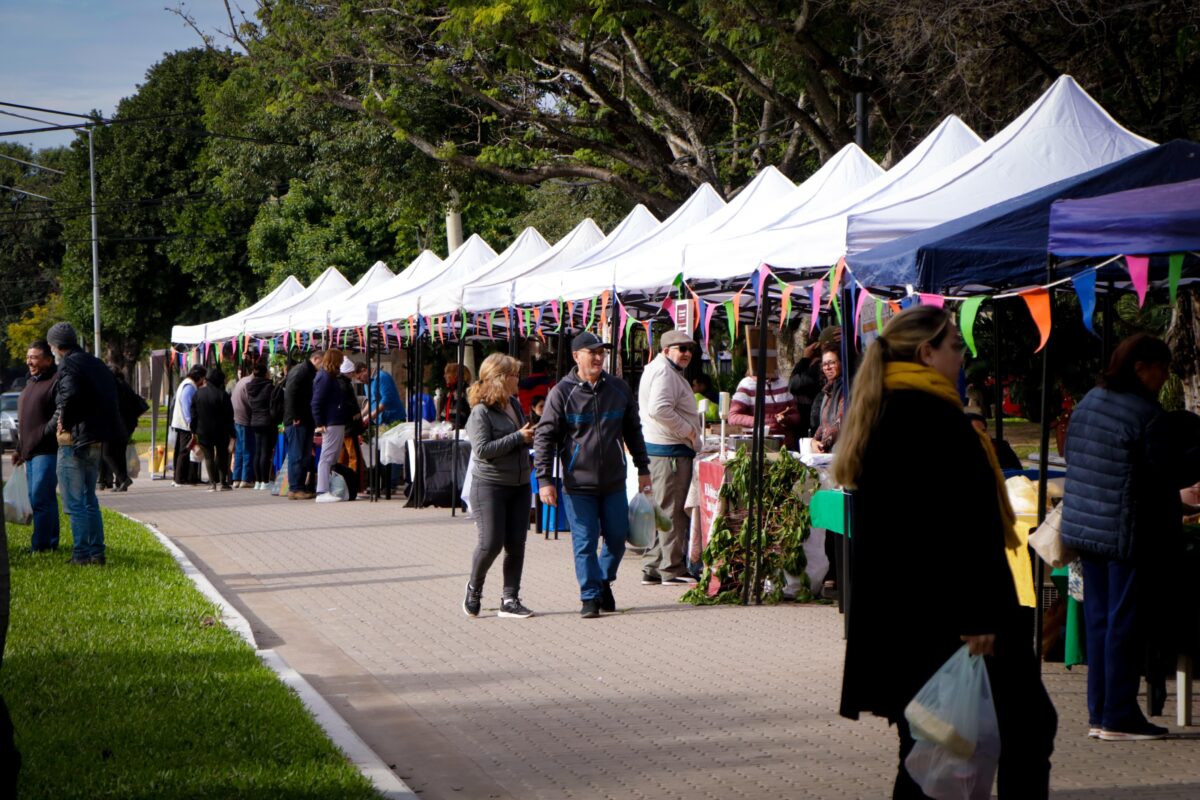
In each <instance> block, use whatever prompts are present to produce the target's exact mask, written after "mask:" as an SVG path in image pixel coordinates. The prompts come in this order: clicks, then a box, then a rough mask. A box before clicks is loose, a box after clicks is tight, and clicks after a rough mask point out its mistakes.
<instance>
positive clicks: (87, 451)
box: [58, 444, 104, 558]
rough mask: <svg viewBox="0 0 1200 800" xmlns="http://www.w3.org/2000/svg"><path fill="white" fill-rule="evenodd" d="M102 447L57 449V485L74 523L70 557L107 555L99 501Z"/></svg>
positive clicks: (65, 507) (69, 446)
mask: <svg viewBox="0 0 1200 800" xmlns="http://www.w3.org/2000/svg"><path fill="white" fill-rule="evenodd" d="M101 449H102V445H99V444H89V445H83V446H81V447H76V446H74V445H67V446H66V447H59V448H58V486H59V490H60V491H61V492H62V501H63V508H64V509H65V510H66V512H67V517H68V518H69V519H70V520H71V538H72V539H73V540H74V542H75V545H74V547H73V548H72V549H71V555H73V556H74V557H75V558H91V557H92V556H102V555H104V522H103V521H102V520H101V519H100V503H99V502H97V501H96V479H97V478H98V477H99V476H100V451H101Z"/></svg>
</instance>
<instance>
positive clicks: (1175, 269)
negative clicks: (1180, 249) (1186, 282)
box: [1167, 253, 1183, 307]
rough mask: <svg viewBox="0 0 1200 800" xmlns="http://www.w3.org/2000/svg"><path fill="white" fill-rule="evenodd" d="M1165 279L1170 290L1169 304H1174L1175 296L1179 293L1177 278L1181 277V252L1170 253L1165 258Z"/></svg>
mask: <svg viewBox="0 0 1200 800" xmlns="http://www.w3.org/2000/svg"><path fill="white" fill-rule="evenodd" d="M1167 269H1168V271H1167V275H1168V277H1167V280H1168V282H1169V286H1170V291H1171V306H1172V307H1174V306H1175V297H1176V295H1177V294H1178V293H1179V279H1180V278H1181V277H1183V253H1172V254H1171V256H1170V258H1168V260H1167Z"/></svg>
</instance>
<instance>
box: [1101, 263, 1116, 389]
mask: <svg viewBox="0 0 1200 800" xmlns="http://www.w3.org/2000/svg"><path fill="white" fill-rule="evenodd" d="M1103 309H1104V320H1103V322H1102V323H1101V324H1102V325H1103V326H1104V327H1103V328H1101V329H1100V330H1101V334H1102V335H1101V337H1100V370H1101V371H1102V372H1103V371H1104V370H1106V369H1108V359H1109V358H1110V357H1111V356H1112V343H1113V342H1112V340H1113V285H1112V281H1105V282H1104V305H1103Z"/></svg>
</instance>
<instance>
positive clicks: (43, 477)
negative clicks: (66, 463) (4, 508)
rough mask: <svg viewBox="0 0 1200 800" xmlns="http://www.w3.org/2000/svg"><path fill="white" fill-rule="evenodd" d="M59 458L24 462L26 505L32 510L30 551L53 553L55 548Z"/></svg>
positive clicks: (56, 544) (46, 456) (47, 456)
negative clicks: (49, 551)
mask: <svg viewBox="0 0 1200 800" xmlns="http://www.w3.org/2000/svg"><path fill="white" fill-rule="evenodd" d="M57 466H58V456H56V455H44V456H34V457H33V458H31V459H29V460H28V461H26V462H25V476H26V477H27V478H28V479H29V504H30V505H31V506H33V542H32V543H31V549H32V550H34V551H37V550H54V549H56V548H57V547H58V475H57V474H55V470H56V469H57Z"/></svg>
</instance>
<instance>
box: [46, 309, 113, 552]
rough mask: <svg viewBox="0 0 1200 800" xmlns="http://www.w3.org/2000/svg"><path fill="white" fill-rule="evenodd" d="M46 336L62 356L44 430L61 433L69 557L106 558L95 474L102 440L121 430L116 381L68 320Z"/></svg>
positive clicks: (60, 458)
mask: <svg viewBox="0 0 1200 800" xmlns="http://www.w3.org/2000/svg"><path fill="white" fill-rule="evenodd" d="M46 341H47V342H49V343H50V348H51V349H52V350H53V351H54V355H55V357H56V358H57V359H59V370H58V383H56V384H55V386H54V405H55V409H56V411H55V416H54V419H52V420H51V421H50V422H49V423H47V425H46V431H47V432H48V433H49V432H53V433H54V434H55V435H56V436H57V437H58V486H59V493H60V494H61V495H62V503H63V508H64V509H65V510H66V512H67V517H68V518H69V519H70V520H71V538H72V539H73V540H74V547H73V548H72V555H71V560H70V562H69V563H71V564H76V565H86V564H104V560H105V559H104V522H103V521H102V519H101V517H100V503H99V502H98V501H97V500H96V478H97V477H98V476H99V473H100V457H101V456H100V454H101V450H102V449H103V447H104V443H105V442H107V441H109V440H110V439H112V438H113V437H114V436H119V435H121V434H122V431H120V430H119V428H120V427H121V421H120V417H119V416H118V411H117V386H116V382H115V381H114V380H113V376H112V372H110V371H109V369H108V367H106V366H104V364H103V363H102V362H101V361H100V359H98V358H96V357H95V356H93V355H91V354H89V353H85V352H84V351H83V350H81V349H79V338H78V336H76V334H75V329H74V328H73V327H71V324H70V323H68V322H59V323H56V324H54V325H53V326H51V328H50V331H49V332H48V333H47V334H46Z"/></svg>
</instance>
